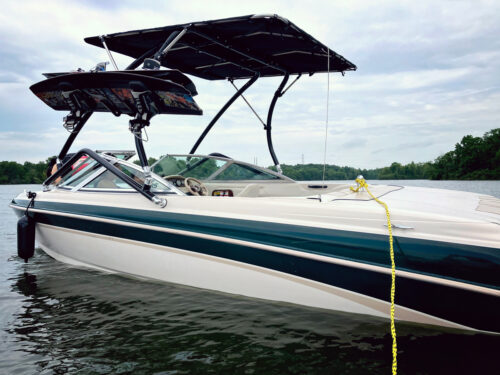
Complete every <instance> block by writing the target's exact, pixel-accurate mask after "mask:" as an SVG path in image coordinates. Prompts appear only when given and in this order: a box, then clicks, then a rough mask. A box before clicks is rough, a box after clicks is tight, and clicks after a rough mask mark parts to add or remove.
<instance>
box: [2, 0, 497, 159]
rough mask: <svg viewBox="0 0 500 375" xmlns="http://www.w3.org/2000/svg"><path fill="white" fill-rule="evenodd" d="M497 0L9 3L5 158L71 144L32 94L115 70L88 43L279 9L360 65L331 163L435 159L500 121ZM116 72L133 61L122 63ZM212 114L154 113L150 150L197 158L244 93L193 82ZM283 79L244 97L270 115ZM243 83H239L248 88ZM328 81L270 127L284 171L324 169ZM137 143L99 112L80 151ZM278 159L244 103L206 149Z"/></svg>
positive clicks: (341, 102) (335, 89)
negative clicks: (99, 66) (77, 75)
mask: <svg viewBox="0 0 500 375" xmlns="http://www.w3.org/2000/svg"><path fill="white" fill-rule="evenodd" d="M499 12H500V3H499V2H495V1H444V2H439V3H436V2H431V1H420V2H414V1H401V2H393V1H385V0H383V1H382V0H381V1H377V2H372V1H368V0H365V1H356V2H352V1H347V0H345V1H335V2H332V1H327V0H324V1H315V2H310V3H307V4H306V3H304V2H299V1H274V2H269V1H253V2H249V3H241V2H212V3H210V4H207V3H206V2H205V1H185V2H168V3H163V2H152V3H149V6H144V5H143V4H139V3H137V2H135V1H108V2H100V1H89V2H73V1H62V0H58V1H47V2H43V3H41V2H39V1H23V2H13V1H12V2H5V3H3V4H2V13H0V43H1V44H2V49H1V51H0V121H1V124H2V127H1V128H0V160H18V161H24V160H31V161H36V160H43V159H45V158H46V157H47V156H49V155H53V154H55V153H57V152H58V150H59V147H61V146H62V144H63V143H64V140H65V136H66V132H65V130H64V129H63V128H62V126H61V123H62V117H63V116H64V114H63V113H59V112H55V111H51V110H50V109H49V108H48V107H46V106H45V105H44V104H43V103H42V102H41V101H40V100H39V99H38V98H36V97H35V96H34V95H32V93H31V92H30V91H29V86H30V85H31V84H33V83H35V82H37V81H38V80H41V79H42V78H43V77H42V76H41V73H42V72H50V71H68V70H71V69H75V68H78V67H81V68H84V69H89V68H91V67H93V66H94V65H95V64H96V63H97V62H100V61H107V60H108V57H107V55H106V53H105V51H104V50H102V49H100V48H96V47H93V46H89V45H86V44H85V43H84V42H83V38H84V37H86V36H90V35H99V34H106V33H112V32H118V31H125V30H132V29H140V28H146V27H147V28H149V27H157V26H163V25H169V24H177V23H185V22H189V21H196V20H206V19H217V18H223V17H230V16H235V15H244V14H252V13H277V14H280V15H281V16H284V17H286V18H288V19H289V20H291V21H292V22H294V23H295V24H296V25H298V26H299V27H300V28H302V29H304V30H305V31H307V32H308V33H310V34H311V35H313V36H314V37H316V38H317V39H318V40H320V41H322V42H323V43H325V44H327V45H329V46H331V48H332V49H334V50H335V51H336V52H338V53H340V54H342V55H344V56H345V57H346V58H348V59H349V60H351V61H353V62H354V63H355V64H356V65H357V66H358V71H356V72H348V73H347V74H346V76H345V77H341V76H340V75H332V76H331V80H330V103H329V107H330V112H329V131H328V151H327V161H328V162H330V163H335V164H340V165H352V166H356V167H362V168H369V167H380V166H385V165H388V164H390V163H391V162H393V161H398V162H403V163H406V162H410V161H416V162H419V161H427V160H432V159H434V158H436V157H437V156H438V155H439V154H441V153H444V152H446V151H448V150H450V149H451V148H452V147H453V146H454V144H455V143H456V142H458V141H459V140H460V139H461V138H462V136H464V135H465V134H473V135H481V134H482V133H484V132H486V131H488V130H489V129H491V128H495V127H498V126H499V123H500V121H499V120H500V108H499V106H498V103H499V101H500V74H499V73H500V39H499V38H498V35H500V23H499V22H498V17H497V15H498V14H499ZM115 59H116V61H117V63H118V65H119V66H120V67H122V68H123V67H124V66H126V65H127V64H128V63H129V62H130V59H129V58H127V57H125V56H121V55H119V54H115ZM193 80H194V82H195V84H196V85H197V87H198V91H199V93H200V94H199V95H198V96H197V97H196V98H195V99H196V100H197V102H198V103H199V104H200V106H201V107H202V108H203V110H204V116H203V117H195V116H191V117H188V116H157V117H155V118H154V119H153V121H152V125H151V127H150V128H149V129H148V132H149V134H150V138H151V140H150V142H149V143H148V144H147V145H146V148H147V150H148V152H149V153H150V154H151V155H153V156H158V155H160V154H164V153H166V152H187V151H189V149H190V148H191V146H192V144H193V143H194V142H195V140H196V139H197V137H198V135H199V134H200V133H201V132H202V131H203V129H204V127H205V126H206V124H208V122H209V121H210V119H211V118H212V117H213V116H214V115H215V114H216V113H217V111H218V109H219V108H220V107H221V106H222V105H223V104H224V103H225V102H226V101H227V100H228V99H229V98H230V97H231V96H232V95H233V94H234V92H235V90H234V88H233V87H232V86H231V85H230V84H229V83H228V82H206V81H203V80H200V79H197V78H193ZM279 82H280V79H279V78H270V79H262V80H258V81H257V82H256V83H255V84H254V85H253V86H252V87H251V88H250V89H249V90H248V91H247V92H246V93H245V96H246V97H247V99H248V100H249V101H250V102H251V103H252V106H253V107H254V108H255V110H256V111H257V112H258V113H259V115H260V116H261V117H262V118H263V119H265V118H266V117H267V110H268V106H269V101H270V100H271V98H272V95H273V93H274V91H275V90H276V88H277V86H278V85H279ZM237 84H238V86H240V87H241V86H242V85H243V82H241V81H238V82H237ZM326 90H327V80H326V75H324V74H323V75H321V74H318V75H314V76H312V77H303V78H301V79H300V80H299V81H298V82H297V83H296V84H295V85H294V87H293V88H292V89H291V90H290V91H288V92H287V93H286V94H285V95H284V97H283V98H281V99H280V100H279V101H278V103H277V106H276V110H275V113H274V118H273V134H274V144H275V149H276V152H277V154H278V157H279V158H280V161H281V162H282V163H298V162H300V161H301V159H302V154H304V159H305V161H306V162H322V160H323V145H324V134H325V117H326V95H325V94H326ZM83 146H89V147H91V148H95V149H97V148H107V149H112V148H120V149H121V148H125V147H126V148H130V149H132V148H133V147H134V144H133V138H132V136H131V135H130V134H129V133H128V124H127V118H126V117H125V116H121V117H119V118H114V117H111V116H106V115H101V114H96V115H94V116H93V117H92V119H91V120H90V121H89V123H88V124H87V125H86V127H85V128H84V130H83V131H82V133H81V135H80V137H79V138H78V139H77V142H75V145H74V148H77V147H83ZM199 151H200V152H207V153H208V152H213V151H218V152H222V153H225V154H228V155H230V156H233V157H235V158H237V159H242V160H247V161H253V159H254V157H258V159H259V164H261V165H269V164H271V158H270V156H269V154H268V150H267V144H266V141H265V132H264V131H263V129H262V125H261V124H260V123H259V121H258V120H257V119H256V118H255V116H254V115H253V114H252V112H251V111H250V109H249V108H248V107H247V106H246V104H245V103H244V102H243V101H242V100H241V99H238V100H237V101H236V102H235V103H234V105H233V106H232V107H231V108H230V109H229V110H228V111H227V112H226V113H225V114H224V116H223V117H222V118H221V119H220V121H219V122H218V123H217V124H216V126H215V127H214V129H213V131H212V132H211V133H210V134H209V135H208V136H207V138H206V140H205V141H204V143H202V145H201V146H200V149H199Z"/></svg>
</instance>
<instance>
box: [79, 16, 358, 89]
mask: <svg viewBox="0 0 500 375" xmlns="http://www.w3.org/2000/svg"><path fill="white" fill-rule="evenodd" d="M85 41H86V42H87V43H89V44H92V45H95V46H98V47H105V46H104V43H105V44H106V45H107V47H108V48H109V49H110V50H111V51H115V52H118V53H121V54H124V55H127V56H131V57H134V58H136V59H137V60H136V62H135V64H133V67H131V68H135V67H137V66H138V65H139V64H141V63H142V61H144V59H146V58H155V59H157V60H158V61H159V62H160V63H161V65H162V66H164V67H166V68H170V69H177V70H180V71H181V72H184V73H188V74H192V75H194V76H197V77H200V78H204V79H208V80H222V79H240V78H250V77H253V76H256V75H258V76H260V77H271V76H285V75H292V74H313V73H318V72H327V71H328V65H329V71H330V72H345V71H348V70H356V66H355V65H354V64H352V63H351V62H350V61H348V60H346V59H345V58H344V57H342V56H340V55H339V54H337V53H335V52H334V51H332V50H330V49H329V48H328V47H326V46H325V45H324V44H322V43H320V42H319V41H318V40H316V39H314V38H313V37H312V36H311V35H309V34H307V33H306V32H305V31H303V30H301V29H300V28H298V27H297V26H295V25H294V24H293V23H291V22H290V21H288V20H287V19H285V18H282V17H279V16H277V15H250V16H242V17H234V18H226V19H220V20H213V21H204V22H194V23H187V24H183V25H175V26H165V27H159V28H154V29H143V30H136V31H128V32H122V33H116V34H108V35H105V36H94V37H89V38H86V39H85ZM172 42H173V43H172ZM327 56H330V59H329V60H330V61H329V64H328V61H327V60H328V59H327Z"/></svg>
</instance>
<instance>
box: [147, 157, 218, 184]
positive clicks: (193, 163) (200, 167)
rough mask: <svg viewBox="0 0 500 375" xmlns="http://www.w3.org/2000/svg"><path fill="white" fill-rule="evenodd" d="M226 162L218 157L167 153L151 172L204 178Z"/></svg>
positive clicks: (162, 175) (164, 175)
mask: <svg viewBox="0 0 500 375" xmlns="http://www.w3.org/2000/svg"><path fill="white" fill-rule="evenodd" d="M226 164H227V161H225V160H220V159H212V158H205V157H190V158H189V157H188V156H171V155H167V156H165V157H163V158H162V159H161V160H160V161H158V162H157V163H156V164H155V165H154V166H153V172H154V173H156V174H157V175H159V176H161V177H167V176H175V175H179V176H183V177H194V178H197V179H199V180H206V179H208V178H209V177H210V176H211V175H213V174H214V173H215V172H217V171H218V170H219V169H220V168H222V167H223V166H225V165H226Z"/></svg>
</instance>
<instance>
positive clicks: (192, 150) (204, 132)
mask: <svg viewBox="0 0 500 375" xmlns="http://www.w3.org/2000/svg"><path fill="white" fill-rule="evenodd" d="M259 76H260V75H259V74H255V75H254V76H253V77H252V78H251V79H250V80H249V81H248V82H247V83H245V84H244V85H243V86H242V87H241V88H240V89H239V90H238V91H237V92H236V93H235V94H234V95H233V96H232V97H231V99H229V100H228V101H227V103H226V104H225V105H224V107H222V108H221V109H220V110H219V112H218V113H217V114H216V115H215V117H214V118H213V119H212V121H210V123H209V124H208V125H207V127H206V128H205V130H204V131H203V133H201V135H200V137H199V138H198V140H197V141H196V143H195V144H194V146H193V148H192V149H191V151H189V153H190V154H194V153H195V152H196V150H197V149H198V146H199V145H200V144H201V142H203V139H205V137H206V136H207V134H208V132H210V130H211V129H212V128H213V126H214V125H215V123H216V122H217V120H219V118H220V117H221V116H222V115H223V114H224V112H226V110H227V109H228V108H229V107H230V106H231V104H233V102H234V101H235V100H236V99H238V97H239V96H241V94H243V93H244V92H245V90H246V89H248V88H249V87H250V86H252V85H253V83H254V82H255V81H257V79H258V78H259Z"/></svg>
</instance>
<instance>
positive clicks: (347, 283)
mask: <svg viewBox="0 0 500 375" xmlns="http://www.w3.org/2000/svg"><path fill="white" fill-rule="evenodd" d="M34 215H35V219H36V220H37V221H38V222H40V223H44V224H49V225H53V226H57V227H62V228H68V229H75V230H79V231H84V232H90V233H97V234H102V235H107V236H113V237H118V238H126V239H130V240H135V241H142V242H146V243H153V244H157V245H162V246H170V247H174V248H178V249H183V250H188V251H193V252H197V253H201V254H206V255H212V256H216V257H220V258H225V259H231V260H234V261H238V262H244V263H247V264H252V265H255V266H260V267H264V268H268V269H271V270H276V271H280V272H284V273H288V274H290V275H294V276H298V277H302V278H306V279H309V280H314V281H317V282H321V283H324V284H327V285H331V286H335V287H339V288H343V289H346V290H350V291H353V292H357V293H360V294H363V295H366V296H370V297H374V298H377V299H379V300H383V301H386V302H388V301H389V290H390V275H389V274H385V273H380V272H376V271H371V270H366V269H360V268H355V267H351V266H346V265H340V264H332V263H325V262H321V261H319V260H314V259H308V258H302V257H298V256H293V255H289V254H283V253H276V252H272V251H265V250H261V249H255V248H252V247H249V246H243V245H239V244H232V243H227V242H219V241H215V240H211V239H205V238H199V237H193V236H188V235H183V234H175V233H166V232H161V231H155V230H150V229H143V228H136V227H131V226H126V225H120V224H114V223H105V222H97V221H93V220H89V219H83V218H72V217H67V216H61V215H53V214H50V213H38V212H37V213H34ZM396 283H397V288H396V290H397V295H396V303H397V304H398V305H400V306H403V307H407V308H409V309H412V310H416V311H419V312H422V313H425V314H429V315H432V316H435V317H438V318H442V319H445V320H449V321H452V322H455V323H458V324H461V325H464V326H467V327H471V328H475V329H479V330H484V331H491V332H500V319H498V316H499V311H500V298H499V297H496V296H494V295H490V294H484V293H480V292H476V291H472V290H468V289H462V288H458V287H452V286H449V285H443V284H435V283H431V282H427V281H423V280H416V279H413V278H407V277H402V276H398V277H397V280H396Z"/></svg>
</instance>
